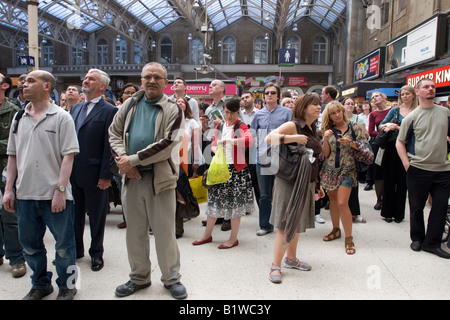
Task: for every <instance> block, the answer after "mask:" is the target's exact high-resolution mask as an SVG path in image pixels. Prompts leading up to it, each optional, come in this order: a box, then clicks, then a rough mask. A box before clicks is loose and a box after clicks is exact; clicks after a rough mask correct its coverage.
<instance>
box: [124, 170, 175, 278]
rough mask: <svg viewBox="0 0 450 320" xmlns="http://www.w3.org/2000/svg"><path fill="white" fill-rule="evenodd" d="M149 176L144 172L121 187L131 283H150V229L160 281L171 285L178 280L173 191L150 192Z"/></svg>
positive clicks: (150, 173) (150, 176)
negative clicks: (149, 230) (150, 230)
mask: <svg viewBox="0 0 450 320" xmlns="http://www.w3.org/2000/svg"><path fill="white" fill-rule="evenodd" d="M152 179H153V173H152V172H148V173H144V174H143V176H142V180H137V179H127V182H126V183H125V184H124V185H123V188H122V205H123V210H124V213H125V217H126V221H127V231H126V232H127V233H126V244H127V250H128V261H129V263H130V267H131V272H130V280H131V282H133V283H135V284H138V285H142V284H147V283H149V282H150V273H151V262H150V237H149V234H148V229H149V226H151V228H152V231H153V235H154V239H155V247H156V255H157V258H158V264H159V268H160V270H161V273H162V276H161V281H162V282H163V283H164V284H166V285H171V284H174V283H176V282H178V281H179V280H180V277H181V276H180V273H179V270H180V252H179V250H178V244H177V242H176V238H175V210H176V203H175V201H176V198H175V189H170V190H166V191H162V192H160V193H159V194H157V195H156V196H155V195H154V193H153V184H152Z"/></svg>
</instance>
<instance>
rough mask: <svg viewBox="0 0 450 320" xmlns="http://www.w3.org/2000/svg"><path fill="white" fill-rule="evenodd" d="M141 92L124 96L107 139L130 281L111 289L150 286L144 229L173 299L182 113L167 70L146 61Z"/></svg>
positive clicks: (178, 292)
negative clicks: (118, 184)
mask: <svg viewBox="0 0 450 320" xmlns="http://www.w3.org/2000/svg"><path fill="white" fill-rule="evenodd" d="M141 81H142V87H143V89H144V90H141V91H139V92H137V93H136V94H135V95H134V96H133V97H132V98H130V99H127V100H126V101H125V102H124V104H123V105H122V107H120V109H119V111H118V112H117V114H116V116H115V117H114V120H113V122H112V124H111V127H110V128H109V135H110V138H109V142H110V145H111V149H112V153H113V156H114V157H115V159H116V162H117V167H118V169H119V172H120V174H121V175H122V177H123V178H122V205H123V209H124V213H125V217H126V221H127V233H126V240H127V241H126V244H127V250H128V260H129V262H130V266H131V272H130V281H128V282H127V283H125V284H122V285H120V286H118V287H117V288H116V292H115V293H116V295H117V296H118V297H125V296H128V295H131V294H133V293H135V292H136V291H138V290H141V289H144V288H147V287H149V286H150V284H151V281H150V273H151V263H150V256H149V254H150V244H149V238H148V229H149V225H151V227H152V230H153V234H154V237H155V244H156V254H157V257H158V264H159V267H160V269H161V273H162V275H161V281H162V282H163V283H164V287H165V288H166V289H169V290H170V292H171V294H172V296H173V297H174V298H176V299H183V298H185V297H186V296H187V293H186V288H185V287H184V286H183V285H182V284H181V282H180V278H181V275H180V273H179V270H180V252H179V250H178V245H177V242H176V238H175V206H176V204H175V199H176V197H175V188H176V185H177V179H178V173H179V167H180V166H179V149H180V146H181V142H182V139H183V134H184V123H185V121H184V115H183V111H182V110H181V109H180V108H179V107H178V106H177V105H176V104H175V103H173V102H172V101H171V100H170V99H169V98H168V97H167V96H166V95H165V94H163V90H164V88H165V87H166V86H167V83H168V80H167V70H166V69H165V68H164V66H162V65H161V64H159V63H156V62H150V63H148V64H147V65H145V66H144V68H143V70H142V74H141Z"/></svg>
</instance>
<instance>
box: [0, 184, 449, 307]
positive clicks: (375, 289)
mask: <svg viewBox="0 0 450 320" xmlns="http://www.w3.org/2000/svg"><path fill="white" fill-rule="evenodd" d="M363 187H364V185H361V186H360V204H361V210H362V212H363V216H364V217H365V218H366V219H367V223H366V224H353V236H354V242H355V245H356V254H355V255H353V256H349V255H347V254H346V253H345V250H344V239H343V237H342V238H341V239H339V240H336V241H333V242H329V243H328V242H324V241H322V237H323V236H324V235H325V234H328V232H329V231H330V230H331V228H332V226H331V222H330V216H329V211H326V210H323V209H322V215H323V216H324V218H325V220H326V223H325V224H316V228H315V229H309V230H307V232H306V233H304V234H302V235H301V236H300V240H299V241H300V242H299V249H298V257H299V258H300V259H301V260H304V261H306V262H308V263H309V264H311V265H312V267H313V268H312V270H311V271H309V272H302V271H298V270H292V269H283V270H282V273H283V274H282V276H283V283H282V284H273V283H271V282H270V281H269V279H268V272H269V267H270V265H271V262H272V249H273V242H274V238H275V233H271V234H268V235H266V236H262V237H259V236H256V230H257V229H258V213H257V212H255V213H253V214H251V215H248V216H246V217H243V218H242V220H241V227H240V230H239V242H240V244H239V246H237V247H234V248H232V249H229V250H219V249H217V246H218V245H220V244H221V243H222V242H224V241H225V240H226V239H227V238H228V233H229V231H228V232H223V231H221V230H220V226H216V227H215V230H214V233H213V242H212V243H208V244H204V245H201V246H193V245H192V244H191V243H192V241H194V240H196V239H199V238H200V236H201V234H202V233H203V230H204V227H202V226H201V220H203V219H204V214H203V213H204V209H205V204H202V205H201V208H202V213H201V215H200V216H199V217H197V218H195V219H193V220H191V221H188V222H186V223H185V227H184V228H185V234H184V236H183V237H182V238H180V239H178V240H177V241H178V244H179V249H180V252H181V274H182V278H181V281H182V283H183V284H184V285H185V286H186V288H187V290H188V298H187V299H188V300H189V299H190V300H228V299H233V300H278V299H279V300H294V299H295V300H298V299H316V300H331V299H338V300H340V299H345V300H347V299H363V300H364V299H370V300H372V299H376V300H384V299H386V300H390V299H400V300H415V299H431V300H434V299H445V300H448V299H450V291H449V288H450V277H449V275H448V271H449V270H450V269H449V267H450V260H446V259H442V258H439V257H436V256H435V255H433V254H430V253H426V252H413V251H412V250H411V249H410V248H409V245H410V239H409V219H408V216H409V211H407V214H406V216H407V218H406V219H405V221H404V222H402V223H400V224H397V223H394V222H393V223H390V224H388V223H386V222H384V221H383V220H382V219H381V218H380V213H379V211H375V210H374V209H373V205H374V204H375V191H373V190H372V191H363ZM407 210H409V209H408V207H407ZM428 211H429V208H427V209H426V214H427V213H428ZM121 221H122V215H121V213H120V207H117V208H113V209H112V212H111V213H110V214H109V215H108V217H107V226H106V228H107V230H106V234H105V254H104V260H105V267H104V268H103V269H102V270H101V271H99V272H93V271H91V269H90V258H89V257H88V256H87V253H86V256H85V257H84V258H82V259H79V260H77V265H78V266H79V268H80V275H81V276H80V280H79V283H78V293H77V295H76V297H75V299H77V300H103V299H119V298H116V297H115V295H114V290H115V288H116V287H117V286H118V285H120V284H122V283H124V282H126V281H128V273H129V269H130V268H129V264H128V259H127V250H126V247H125V232H126V230H125V229H118V228H117V227H116V225H117V224H118V223H120V222H121ZM85 239H86V241H85V246H86V247H88V243H89V228H86V234H85ZM149 239H150V242H151V261H152V286H151V287H149V288H147V289H144V290H141V291H139V292H137V293H136V294H134V295H132V296H129V297H126V298H122V299H135V300H145V299H157V300H166V299H167V300H171V299H172V297H171V296H170V293H169V292H168V290H166V289H164V287H163V285H162V283H161V281H160V276H161V274H160V270H159V267H158V263H157V260H156V256H155V251H154V239H153V237H152V236H150V237H149ZM45 241H46V245H47V250H48V260H49V269H50V270H51V271H53V273H54V278H56V276H55V274H56V272H55V269H54V266H53V265H52V264H51V261H52V260H53V257H54V248H53V246H54V241H53V238H52V235H51V234H50V233H49V232H47V234H46V237H45ZM446 250H448V249H446ZM30 275H31V272H30V270H28V272H27V275H26V276H24V277H22V278H19V279H14V278H12V276H11V273H10V267H9V265H8V261H5V263H4V264H3V265H2V266H0V300H5V299H21V298H22V297H23V296H24V295H25V294H26V293H27V292H28V291H29V289H30V287H31V282H30ZM53 285H54V287H55V292H54V293H53V294H51V295H50V296H48V297H46V298H45V299H49V300H53V299H55V297H56V295H57V291H58V290H56V284H55V283H54V284H53Z"/></svg>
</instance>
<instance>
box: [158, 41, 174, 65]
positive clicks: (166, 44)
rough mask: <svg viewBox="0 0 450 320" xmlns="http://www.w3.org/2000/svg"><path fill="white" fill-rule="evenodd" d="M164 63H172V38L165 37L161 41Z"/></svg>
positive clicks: (162, 61)
mask: <svg viewBox="0 0 450 320" xmlns="http://www.w3.org/2000/svg"><path fill="white" fill-rule="evenodd" d="M160 62H161V63H162V64H169V63H172V40H171V39H169V38H164V39H162V41H161V59H160Z"/></svg>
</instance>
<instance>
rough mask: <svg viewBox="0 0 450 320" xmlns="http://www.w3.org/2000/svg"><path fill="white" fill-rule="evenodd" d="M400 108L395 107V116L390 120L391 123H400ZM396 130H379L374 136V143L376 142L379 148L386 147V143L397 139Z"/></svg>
mask: <svg viewBox="0 0 450 320" xmlns="http://www.w3.org/2000/svg"><path fill="white" fill-rule="evenodd" d="M399 117H400V108H399V109H397V115H396V116H395V118H393V119H392V120H391V123H394V124H398V125H400V118H399ZM397 136H398V130H389V131H384V130H381V131H380V132H379V133H378V135H377V136H376V137H375V140H374V143H375V144H377V145H378V146H379V147H380V148H382V149H384V148H386V145H387V144H389V143H392V142H395V141H396V140H397Z"/></svg>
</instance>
